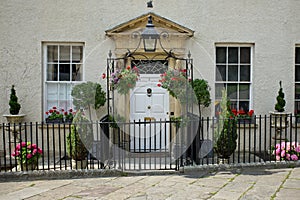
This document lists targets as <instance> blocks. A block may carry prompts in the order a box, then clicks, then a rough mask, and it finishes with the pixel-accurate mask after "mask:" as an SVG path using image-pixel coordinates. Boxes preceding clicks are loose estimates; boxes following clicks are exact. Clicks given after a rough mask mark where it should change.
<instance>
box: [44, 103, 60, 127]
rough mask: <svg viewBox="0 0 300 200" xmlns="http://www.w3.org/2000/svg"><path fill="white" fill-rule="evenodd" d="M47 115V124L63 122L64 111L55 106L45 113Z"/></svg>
mask: <svg viewBox="0 0 300 200" xmlns="http://www.w3.org/2000/svg"><path fill="white" fill-rule="evenodd" d="M45 114H46V115H47V118H46V122H47V123H49V122H63V119H64V115H63V111H61V110H59V109H57V107H56V106H53V107H52V108H51V109H49V110H48V111H46V113H45Z"/></svg>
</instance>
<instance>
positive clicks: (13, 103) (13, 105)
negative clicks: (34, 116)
mask: <svg viewBox="0 0 300 200" xmlns="http://www.w3.org/2000/svg"><path fill="white" fill-rule="evenodd" d="M9 106H10V108H9V112H10V114H12V115H17V114H19V111H20V109H21V105H20V104H19V103H18V97H17V95H16V90H15V86H14V85H12V87H11V94H10V100H9Z"/></svg>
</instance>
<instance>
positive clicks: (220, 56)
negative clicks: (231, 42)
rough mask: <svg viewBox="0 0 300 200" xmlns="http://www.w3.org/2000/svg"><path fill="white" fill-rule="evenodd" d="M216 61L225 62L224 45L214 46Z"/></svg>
mask: <svg viewBox="0 0 300 200" xmlns="http://www.w3.org/2000/svg"><path fill="white" fill-rule="evenodd" d="M216 57H217V60H216V61H217V63H226V47H217V48H216Z"/></svg>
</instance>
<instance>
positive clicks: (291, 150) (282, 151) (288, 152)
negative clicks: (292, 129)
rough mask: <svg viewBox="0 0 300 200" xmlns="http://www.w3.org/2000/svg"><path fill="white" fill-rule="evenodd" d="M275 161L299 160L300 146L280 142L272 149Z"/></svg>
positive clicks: (293, 143)
mask: <svg viewBox="0 0 300 200" xmlns="http://www.w3.org/2000/svg"><path fill="white" fill-rule="evenodd" d="M272 150H273V151H272V155H275V157H276V160H278V161H279V160H299V158H300V145H299V143H298V142H281V143H277V144H276V145H275V147H272Z"/></svg>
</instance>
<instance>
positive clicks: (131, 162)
mask: <svg viewBox="0 0 300 200" xmlns="http://www.w3.org/2000/svg"><path fill="white" fill-rule="evenodd" d="M219 124H220V123H218V120H217V119H211V118H201V120H200V119H199V118H197V117H192V118H191V117H190V118H188V119H187V120H181V121H169V120H167V121H166V120H159V121H152V120H151V119H146V120H143V121H142V120H139V121H133V122H119V123H112V122H104V121H103V122H93V123H91V125H92V127H93V128H92V134H90V135H91V137H92V140H91V143H89V144H85V145H86V147H87V149H88V153H86V159H85V160H81V161H79V162H74V161H73V160H72V158H71V155H70V153H68V144H67V137H68V134H70V132H71V126H72V125H71V124H44V123H22V124H5V123H3V124H2V125H1V127H0V128H1V129H0V130H1V133H2V134H1V137H0V167H1V168H0V172H9V171H10V172H13V171H21V170H32V166H31V165H33V164H32V163H29V162H25V164H24V165H23V166H21V165H19V163H20V160H18V159H17V158H16V157H14V156H12V154H13V153H14V149H15V148H16V146H17V145H18V144H19V143H20V142H26V143H27V142H30V143H31V144H36V145H37V146H38V147H40V148H41V149H42V150H43V154H42V156H41V157H40V158H39V159H38V165H37V167H36V168H34V170H68V169H79V168H86V169H103V168H114V169H120V170H162V169H165V170H169V169H170V170H178V169H179V168H180V167H182V166H186V165H211V164H219V162H220V160H219V158H218V155H217V154H216V152H215V151H214V145H215V142H214V141H216V135H215V131H216V130H217V128H220V127H218V126H219ZM299 125H300V123H299ZM299 127H300V126H299ZM299 127H298V123H297V118H295V117H294V116H292V115H289V116H287V117H286V118H282V117H279V118H277V117H274V116H256V117H254V118H253V119H252V120H251V121H238V122H237V140H236V142H237V145H236V149H235V151H234V153H233V154H232V155H231V156H230V157H229V160H228V163H253V162H254V163H256V162H268V161H271V162H274V163H275V162H277V161H279V160H288V159H290V160H292V158H290V157H286V156H285V155H283V154H282V155H280V156H279V157H277V160H276V156H275V155H273V152H274V151H273V147H275V146H276V144H280V147H283V146H285V145H287V144H289V143H288V142H298V141H299V138H300V135H299V134H300V133H299ZM80 134H86V133H80ZM23 153H24V152H23ZM293 159H294V160H295V157H294V158H293Z"/></svg>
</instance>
